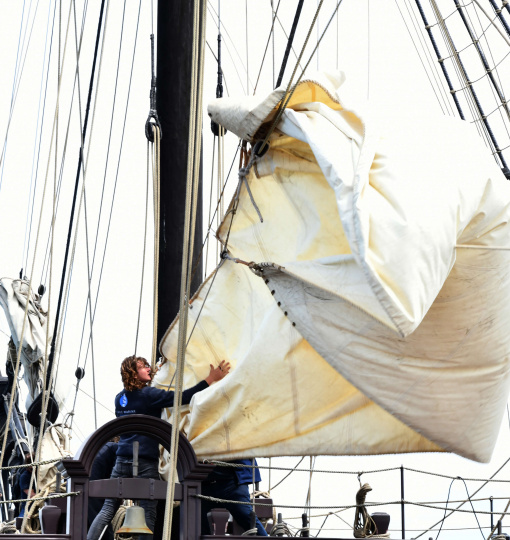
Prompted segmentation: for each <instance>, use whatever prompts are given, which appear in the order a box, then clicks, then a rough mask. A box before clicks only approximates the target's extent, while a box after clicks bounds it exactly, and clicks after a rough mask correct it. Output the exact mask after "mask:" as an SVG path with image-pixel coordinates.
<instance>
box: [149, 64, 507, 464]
mask: <svg viewBox="0 0 510 540" xmlns="http://www.w3.org/2000/svg"><path fill="white" fill-rule="evenodd" d="M342 82H343V76H342V75H339V74H333V75H324V74H318V75H317V77H316V78H314V79H313V80H311V79H310V80H307V81H303V82H301V83H300V84H299V85H298V87H297V88H296V89H295V92H294V93H293V96H292V98H291V99H290V101H289V102H288V104H287V107H286V109H285V112H284V114H283V116H282V118H281V121H280V122H279V124H278V126H277V130H275V132H274V133H273V134H272V135H271V138H270V149H269V151H268V152H267V153H266V154H265V155H264V156H263V157H261V158H260V159H258V160H256V161H255V163H254V165H253V167H252V168H251V169H250V172H249V174H248V176H247V178H246V180H247V184H248V186H249V188H250V191H251V196H252V197H253V200H254V201H255V203H256V205H257V207H258V210H259V211H260V213H261V215H262V216H263V222H261V221H260V220H259V218H258V214H257V210H256V208H255V206H254V204H253V202H252V200H251V196H250V193H249V192H248V190H247V188H246V186H245V185H243V186H242V187H241V189H240V192H239V200H238V207H237V211H236V214H235V216H234V218H233V220H232V223H231V219H232V216H231V215H230V214H228V213H227V217H226V219H225V220H224V222H223V224H222V226H221V228H220V230H219V231H218V236H219V239H220V241H222V242H223V243H225V242H226V238H227V235H228V252H229V254H230V255H231V256H232V257H234V258H239V259H242V260H244V261H254V262H255V263H257V265H256V266H255V268H254V270H255V271H252V269H249V268H248V267H246V266H243V265H241V264H236V263H235V262H234V261H233V260H225V261H223V263H222V264H220V266H219V267H218V268H217V269H216V271H215V273H213V275H211V276H209V278H208V279H207V280H206V282H205V283H204V284H203V285H202V286H201V288H200V290H199V291H198V292H197V294H196V295H195V297H194V299H193V302H192V306H191V308H192V309H191V310H190V314H189V321H188V336H189V343H188V347H187V353H186V372H185V381H184V382H185V386H191V385H192V384H195V383H196V382H197V381H198V380H200V379H202V378H204V377H205V376H206V374H207V372H208V368H209V363H217V362H218V361H220V360H221V359H227V360H228V361H230V362H231V364H232V365H233V366H234V369H233V371H232V373H231V374H230V375H229V376H228V377H226V378H225V379H223V380H222V381H220V382H219V383H217V384H215V385H213V386H212V387H210V388H208V389H207V390H205V391H203V392H201V393H199V394H197V395H195V396H194V398H193V400H192V403H191V405H190V410H189V412H188V413H187V414H185V417H184V419H183V428H184V430H185V432H186V434H187V436H188V438H189V439H190V441H191V442H192V444H193V446H194V448H195V450H196V452H197V453H198V455H199V456H202V457H206V456H216V457H222V458H230V457H239V456H243V457H249V456H272V455H300V454H306V455H308V454H375V453H392V452H414V451H453V452H456V453H458V454H460V455H463V456H465V457H468V458H471V459H476V460H479V461H488V460H489V459H490V456H491V453H492V449H493V446H494V444H495V441H496V436H497V434H498V431H499V427H500V422H501V419H502V415H503V412H504V408H505V406H506V402H507V398H508V390H509V378H510V373H509V350H510V334H509V333H508V331H507V329H506V324H507V321H508V320H509V318H510V275H509V274H510V265H509V264H508V263H509V258H510V252H509V250H508V249H509V248H510V244H509V240H508V239H509V238H510V233H509V224H508V223H509V217H510V185H509V184H508V182H507V181H506V180H505V179H504V177H503V175H502V173H501V171H500V170H499V168H498V167H497V166H496V164H495V163H494V161H493V160H492V158H491V156H490V154H489V155H488V152H487V151H486V149H485V148H484V147H483V145H482V143H481V141H480V140H479V139H478V137H477V135H476V132H475V131H474V128H473V127H472V126H470V125H469V124H467V123H465V122H461V121H458V120H455V119H451V118H433V119H431V118H426V117H420V116H418V115H417V116H416V117H415V118H403V119H402V118H399V119H390V121H387V120H386V121H381V120H380V119H379V120H378V117H381V115H380V114H378V111H373V112H372V114H369V113H367V112H362V110H361V108H349V107H348V106H347V105H344V103H343V101H342V99H341V97H340V96H341V84H342ZM283 95H284V91H283V90H281V89H279V90H276V91H274V92H273V93H272V94H270V95H269V96H268V97H266V98H263V99H261V98H259V97H250V98H246V99H244V100H233V99H221V100H216V101H215V102H213V104H212V105H210V107H209V112H210V115H211V116H212V118H213V120H215V121H216V122H218V123H219V124H221V125H223V126H224V127H225V128H227V129H228V130H229V131H231V132H233V133H235V134H237V135H238V136H240V137H242V138H243V139H247V140H250V141H255V140H260V139H261V138H263V137H264V135H265V134H266V133H267V130H268V127H269V126H270V125H271V123H272V121H273V118H274V116H275V112H276V109H277V105H278V103H279V102H280V100H281V99H282V97H283ZM466 246H467V247H466ZM177 330H178V320H175V321H174V322H173V323H172V325H171V327H170V328H169V330H168V331H167V333H166V335H165V337H164V338H163V340H162V343H161V345H160V350H161V352H162V354H163V356H164V357H165V358H166V359H167V360H166V362H164V364H163V365H162V367H161V369H160V371H159V372H158V374H157V375H156V377H155V383H156V384H157V385H159V386H166V385H168V384H170V383H171V378H172V375H173V372H174V369H175V358H176V350H177Z"/></svg>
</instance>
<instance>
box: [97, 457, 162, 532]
mask: <svg viewBox="0 0 510 540" xmlns="http://www.w3.org/2000/svg"><path fill="white" fill-rule="evenodd" d="M132 476H133V463H132V461H131V460H127V459H124V458H121V457H118V458H117V461H116V462H115V467H114V468H113V471H112V476H111V478H131V477H132ZM138 476H139V478H155V479H158V480H159V471H158V461H157V460H148V459H142V458H140V459H139V460H138ZM121 502H122V501H121V500H120V499H105V501H104V503H103V508H102V509H101V511H100V512H99V514H97V516H96V517H95V519H94V521H93V522H92V525H91V526H90V529H89V532H88V534H87V540H98V539H99V537H100V536H101V533H102V532H103V530H104V528H105V527H106V526H107V525H108V524H109V523H110V521H111V520H112V519H113V517H114V516H115V513H116V512H117V510H118V509H119V506H120V503H121ZM157 504H158V501H157V500H152V501H151V500H141V501H140V506H141V507H142V508H143V509H144V510H145V522H146V523H147V527H149V529H150V530H151V531H154V523H155V522H156V506H157Z"/></svg>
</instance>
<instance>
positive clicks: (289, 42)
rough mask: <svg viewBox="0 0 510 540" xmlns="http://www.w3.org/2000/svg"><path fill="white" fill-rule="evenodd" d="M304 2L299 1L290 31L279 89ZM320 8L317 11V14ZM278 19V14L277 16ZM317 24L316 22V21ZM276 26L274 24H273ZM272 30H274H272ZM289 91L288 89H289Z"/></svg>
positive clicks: (278, 80) (277, 84)
mask: <svg viewBox="0 0 510 540" xmlns="http://www.w3.org/2000/svg"><path fill="white" fill-rule="evenodd" d="M303 2H304V0H299V2H298V5H297V8H296V13H295V14H294V21H293V22H292V28H291V30H290V35H289V39H288V40H287V46H286V48H285V53H284V55H283V60H282V65H281V67H280V73H279V74H278V79H277V80H276V86H275V88H278V87H279V86H280V84H281V83H282V80H283V75H284V73H285V68H286V67H287V60H288V59H289V53H290V49H291V48H292V43H293V42H294V36H295V35H296V28H297V25H298V23H299V17H300V16H301V10H302V8H303ZM278 7H280V3H279V2H278ZM278 7H277V8H276V11H278ZM319 9H320V8H318V9H317V12H318V11H319ZM275 18H276V14H275ZM314 22H315V20H314ZM273 25H274V22H273ZM271 30H272V28H271ZM292 77H294V73H293V74H292ZM287 90H288V89H287Z"/></svg>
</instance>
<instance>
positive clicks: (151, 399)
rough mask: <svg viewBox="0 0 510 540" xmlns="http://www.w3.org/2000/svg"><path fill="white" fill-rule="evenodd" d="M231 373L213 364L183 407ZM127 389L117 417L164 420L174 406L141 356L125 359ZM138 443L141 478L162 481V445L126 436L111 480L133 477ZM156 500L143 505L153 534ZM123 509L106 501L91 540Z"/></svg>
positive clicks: (115, 501) (121, 396)
mask: <svg viewBox="0 0 510 540" xmlns="http://www.w3.org/2000/svg"><path fill="white" fill-rule="evenodd" d="M229 370H230V364H229V363H228V362H225V360H222V361H221V363H220V365H219V366H218V367H216V368H215V367H213V366H212V364H210V371H209V375H208V376H207V377H206V378H205V380H203V381H201V382H199V383H198V384H197V385H195V386H193V387H192V388H188V389H187V390H184V392H183V393H182V404H183V405H187V404H189V402H190V401H191V398H192V397H193V396H194V395H195V394H196V393H197V392H200V391H201V390H204V389H205V388H207V387H208V386H209V385H211V384H212V383H213V382H216V381H220V380H221V379H223V377H225V375H227V373H228V372H229ZM120 374H121V376H122V382H123V384H124V390H122V391H121V392H119V393H118V394H117V396H116V397H115V415H116V416H118V417H119V416H126V415H129V414H148V415H150V416H155V417H156V418H160V417H161V410H162V409H164V408H166V407H172V406H173V404H174V393H173V392H172V391H167V390H161V389H159V388H153V387H151V386H148V384H149V383H150V382H151V380H152V370H151V366H150V365H149V363H148V362H147V360H145V358H141V357H138V356H129V357H128V358H126V359H124V361H123V362H122V365H121V368H120ZM134 441H138V443H139V448H138V476H139V477H141V478H155V479H159V472H158V462H159V445H158V443H157V441H156V440H154V439H152V438H151V437H146V436H143V435H137V434H136V433H133V434H132V433H128V434H124V435H122V436H121V437H120V440H119V443H118V447H117V460H116V462H115V466H114V468H113V471H112V475H111V478H131V477H132V476H133V442H134ZM156 505H157V501H156V500H153V501H151V500H141V501H140V506H141V507H142V508H144V510H145V522H146V523H147V527H149V529H150V530H151V531H153V530H154V524H155V522H156ZM119 506H120V501H119V500H118V499H106V500H105V502H104V504H103V508H102V509H101V511H100V512H99V514H98V515H97V516H96V518H95V519H94V521H93V523H92V525H91V526H90V529H89V532H88V534H87V540H98V539H99V538H100V537H101V534H102V532H103V530H104V529H105V527H106V526H107V525H108V524H109V523H110V521H111V520H112V519H113V517H114V515H115V513H116V512H117V509H118V508H119Z"/></svg>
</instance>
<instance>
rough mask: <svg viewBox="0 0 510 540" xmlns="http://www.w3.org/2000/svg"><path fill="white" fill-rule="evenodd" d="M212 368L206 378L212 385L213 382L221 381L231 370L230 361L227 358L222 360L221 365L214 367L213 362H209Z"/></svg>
mask: <svg viewBox="0 0 510 540" xmlns="http://www.w3.org/2000/svg"><path fill="white" fill-rule="evenodd" d="M209 366H210V367H211V370H210V371H209V375H208V376H207V377H206V378H205V382H206V383H207V384H209V385H211V384H212V383H213V382H216V381H221V379H223V377H225V375H227V373H228V372H229V371H230V363H229V362H227V361H226V360H222V361H221V362H220V364H219V366H217V367H214V366H213V365H212V364H209Z"/></svg>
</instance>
